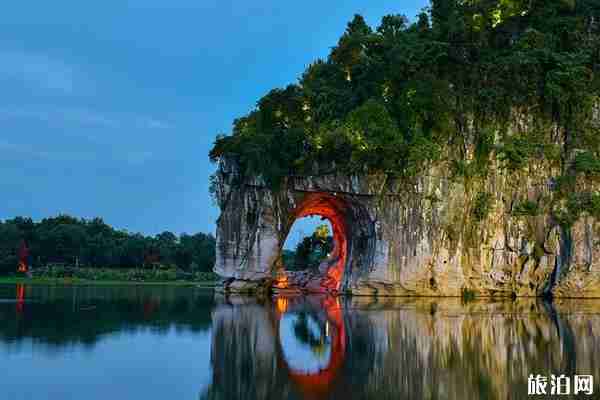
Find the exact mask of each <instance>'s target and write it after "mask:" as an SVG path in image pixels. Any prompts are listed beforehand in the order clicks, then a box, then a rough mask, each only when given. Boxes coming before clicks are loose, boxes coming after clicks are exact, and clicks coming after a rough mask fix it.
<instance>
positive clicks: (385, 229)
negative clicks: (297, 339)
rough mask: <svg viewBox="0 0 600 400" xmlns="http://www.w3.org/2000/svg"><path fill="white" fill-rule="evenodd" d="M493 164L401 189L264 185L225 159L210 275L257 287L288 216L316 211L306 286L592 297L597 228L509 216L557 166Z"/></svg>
mask: <svg viewBox="0 0 600 400" xmlns="http://www.w3.org/2000/svg"><path fill="white" fill-rule="evenodd" d="M469 151H471V150H469ZM496 167H497V166H496ZM492 170H493V171H495V172H493V173H490V175H489V176H488V177H487V178H486V179H485V180H484V181H481V182H477V184H476V185H475V183H471V184H470V185H467V184H466V183H465V182H464V181H461V180H458V181H457V180H453V179H451V176H450V175H451V173H450V171H449V170H448V168H437V169H432V170H430V171H424V172H423V175H422V176H421V177H420V178H418V180H417V181H416V182H415V184H414V185H409V186H401V185H399V184H390V182H386V181H384V180H382V177H378V176H345V175H337V174H331V175H318V176H290V177H289V179H287V180H286V183H285V184H284V185H283V186H282V188H281V189H277V190H273V189H271V188H269V187H268V186H267V185H265V184H264V183H263V182H262V181H261V179H259V178H252V177H249V178H248V177H242V176H241V175H240V172H239V168H238V167H237V166H236V164H235V163H234V162H232V161H230V160H225V159H224V160H222V161H221V163H220V165H219V170H218V172H217V174H216V178H217V179H216V183H217V185H216V188H217V191H216V194H217V199H218V202H219V206H220V208H221V216H220V218H219V221H218V229H217V261H216V265H215V271H216V272H217V273H218V274H220V275H221V276H223V277H224V278H226V279H225V281H224V284H225V287H226V288H227V289H230V291H244V290H246V289H252V288H255V287H256V286H257V285H262V284H265V283H266V284H267V285H268V284H269V283H270V282H269V280H270V279H273V277H274V276H275V275H277V272H278V271H277V270H278V268H279V266H280V264H279V260H280V255H281V249H282V246H283V243H284V242H285V239H286V236H287V235H288V233H289V231H290V228H291V226H292V224H293V223H294V221H295V220H296V219H298V218H300V217H302V216H306V215H320V216H322V217H324V218H327V219H329V220H330V221H331V223H332V226H333V228H334V241H335V250H334V252H333V254H332V256H331V258H330V260H329V268H328V269H327V271H325V273H324V274H323V276H322V277H321V279H318V280H317V281H316V282H310V283H309V284H307V288H308V289H311V290H312V291H329V292H331V291H335V290H340V291H345V292H352V293H353V294H369V295H389V294H393V295H415V294H416V295H428V296H446V295H460V294H461V291H463V290H469V291H472V292H473V293H474V294H478V295H505V296H509V295H517V296H535V295H542V294H544V293H548V292H549V291H552V292H553V294H554V295H555V296H559V297H560V296H564V297H569V296H570V297H600V261H599V260H600V246H598V245H597V242H598V240H599V238H600V224H599V223H598V222H597V221H596V220H594V219H593V218H591V217H585V218H581V219H579V220H578V221H577V222H576V223H575V224H574V225H573V226H572V227H570V228H565V227H563V228H561V227H560V226H559V225H557V222H556V221H555V220H554V219H553V218H551V217H550V216H549V215H544V214H543V213H542V214H541V215H537V216H528V215H520V214H518V213H517V212H515V207H516V205H517V204H534V203H536V202H537V201H538V200H539V201H541V200H540V199H550V198H552V196H553V192H552V182H553V179H554V178H552V176H553V174H554V173H555V172H556V171H553V170H552V168H551V167H550V166H547V165H543V163H542V164H540V165H535V166H532V167H531V168H530V170H529V172H528V173H527V174H523V175H522V176H521V175H519V176H511V177H510V179H508V178H507V176H506V175H504V174H503V173H502V169H501V168H493V169H492ZM390 185H391V186H390ZM473 185H475V186H473ZM384 188H386V189H385V190H386V191H385V192H382V190H384ZM482 194H483V195H485V196H483V195H482ZM482 196H483V197H482ZM481 199H486V201H485V206H486V207H484V208H485V215H483V210H479V209H478V207H480V208H481V207H483V206H482V205H481V204H480V203H482V200H481ZM488 203H489V204H488Z"/></svg>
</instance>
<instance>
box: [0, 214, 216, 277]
mask: <svg viewBox="0 0 600 400" xmlns="http://www.w3.org/2000/svg"><path fill="white" fill-rule="evenodd" d="M22 240H24V241H25V243H26V244H27V246H28V248H29V250H30V256H29V258H30V260H29V263H30V265H32V266H33V267H39V266H46V265H48V264H62V265H67V266H78V265H79V266H86V267H98V268H100V267H103V268H139V267H144V266H145V267H156V266H165V267H167V266H168V267H177V268H180V269H183V270H186V271H190V272H191V271H192V270H193V271H194V272H208V271H211V270H212V267H213V265H214V260H215V238H214V237H213V236H212V235H206V234H203V233H198V234H195V235H186V234H183V235H181V236H180V237H178V236H176V235H175V234H173V233H171V232H163V233H160V234H158V235H156V236H155V237H148V236H144V235H141V234H132V233H129V232H125V231H119V230H115V229H114V228H112V227H110V226H109V225H107V224H106V223H104V221H103V220H102V219H100V218H95V219H92V220H85V219H77V218H73V217H71V216H68V215H59V216H57V217H54V218H45V219H43V220H42V221H40V222H37V223H36V222H34V221H32V220H31V219H30V218H23V217H16V218H14V219H11V220H6V221H0V274H6V273H14V272H15V270H16V266H17V261H18V260H17V250H18V248H19V244H20V243H21V241H22Z"/></svg>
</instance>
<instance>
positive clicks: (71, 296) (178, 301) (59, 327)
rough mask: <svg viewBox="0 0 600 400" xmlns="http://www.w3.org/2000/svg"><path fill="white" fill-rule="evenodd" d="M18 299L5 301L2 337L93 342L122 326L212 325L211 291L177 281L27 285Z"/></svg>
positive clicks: (0, 315)
mask: <svg viewBox="0 0 600 400" xmlns="http://www.w3.org/2000/svg"><path fill="white" fill-rule="evenodd" d="M0 290H2V295H3V296H2V297H15V296H17V295H18V294H19V290H16V291H15V287H6V286H3V287H0ZM6 292H10V293H6ZM4 295H6V296H4ZM15 303H16V304H14V303H9V302H2V303H0V321H2V323H0V341H5V342H16V343H18V341H20V340H23V339H28V338H30V339H34V340H35V341H36V342H38V343H42V344H45V345H49V346H67V345H71V344H74V343H83V344H86V345H94V344H95V343H96V342H97V341H98V340H99V339H100V337H101V335H103V334H107V333H112V332H119V331H123V330H127V331H132V330H137V329H145V328H152V329H153V331H156V330H158V331H161V330H164V331H165V332H167V331H168V329H169V328H170V327H173V326H175V327H177V328H180V329H189V330H192V331H205V330H208V329H209V328H210V307H211V305H212V293H211V292H209V291H198V290H192V289H186V288H176V287H137V286H122V287H104V286H98V287H77V286H74V287H53V286H27V287H25V290H24V299H23V302H22V303H19V302H18V301H16V302H15Z"/></svg>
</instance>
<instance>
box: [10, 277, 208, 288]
mask: <svg viewBox="0 0 600 400" xmlns="http://www.w3.org/2000/svg"><path fill="white" fill-rule="evenodd" d="M216 283H217V282H216V281H185V280H180V281H121V280H90V279H81V278H24V277H0V285H3V284H4V285H10V284H24V285H60V286H64V285H79V286H115V285H120V286H187V287H202V288H214V287H215V285H216Z"/></svg>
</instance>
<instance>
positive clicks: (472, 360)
mask: <svg viewBox="0 0 600 400" xmlns="http://www.w3.org/2000/svg"><path fill="white" fill-rule="evenodd" d="M0 360H1V361H2V365H7V366H9V367H8V368H4V369H3V373H2V374H0V388H1V393H0V398H7V399H11V400H13V399H15V400H19V399H30V398H35V399H38V398H40V399H46V398H49V399H54V398H56V399H66V398H85V399H86V400H90V399H91V400H94V399H105V398H107V397H110V398H144V399H165V398H169V399H198V398H200V399H344V400H350V399H371V398H372V399H388V398H389V399H457V400H459V399H461V400H462V399H525V398H527V377H528V375H529V374H531V373H534V374H538V373H539V374H542V375H550V374H552V373H554V374H561V373H564V374H566V375H569V376H573V375H575V374H580V375H588V374H590V375H593V376H594V377H595V378H596V381H595V384H596V387H595V395H596V396H598V395H600V387H599V386H598V384H599V383H600V382H599V381H600V301H592V300H571V301H557V302H555V303H554V304H550V303H544V302H541V301H538V300H535V299H524V300H518V301H514V302H513V301H495V302H490V301H474V302H469V303H466V304H465V303H462V302H461V300H460V299H408V298H404V299H401V298H398V299H370V298H332V297H325V296H312V297H308V298H306V297H290V298H282V297H279V298H275V299H272V300H269V301H262V302H258V301H257V300H255V299H252V298H240V297H229V298H223V297H219V296H216V297H215V295H214V294H213V293H212V292H211V291H207V290H201V289H189V288H187V289H186V288H177V287H126V286H123V287H87V288H85V287H79V288H76V287H53V286H15V285H12V286H1V285H0ZM3 396H4V397H3ZM115 396H116V397H115ZM561 398H569V397H568V396H566V397H561Z"/></svg>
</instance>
